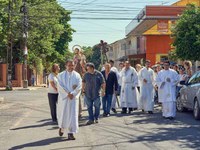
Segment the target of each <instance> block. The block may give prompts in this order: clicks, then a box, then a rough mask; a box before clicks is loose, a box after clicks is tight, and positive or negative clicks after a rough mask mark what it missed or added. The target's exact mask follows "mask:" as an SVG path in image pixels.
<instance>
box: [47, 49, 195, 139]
mask: <svg viewBox="0 0 200 150" xmlns="http://www.w3.org/2000/svg"><path fill="white" fill-rule="evenodd" d="M114 63H115V62H114V61H113V60H110V61H109V62H108V63H106V64H104V67H103V68H102V70H101V71H98V70H96V69H95V66H94V64H93V63H86V59H85V56H84V55H83V54H82V53H81V52H80V49H78V48H76V49H75V56H74V59H73V60H68V61H67V62H66V70H65V71H63V72H61V73H59V71H60V68H59V65H58V64H54V65H53V66H52V73H51V74H50V75H49V92H48V98H49V106H50V111H51V116H52V121H53V122H55V123H58V126H59V135H60V136H63V134H64V132H65V131H67V133H68V139H69V140H75V137H74V134H75V133H77V132H78V128H79V125H78V121H79V119H80V118H81V116H82V103H83V102H82V101H81V98H80V97H81V95H83V97H84V103H85V104H86V106H87V111H88V121H87V123H86V124H87V125H91V124H94V123H99V117H100V109H101V103H102V110H103V114H102V116H103V117H109V116H110V114H111V111H112V112H113V113H114V114H116V113H117V109H116V108H117V107H118V108H121V114H132V113H133V112H134V111H136V110H141V112H143V113H145V112H146V113H149V114H153V113H154V105H155V102H156V100H157V99H158V101H159V102H160V103H161V104H162V116H163V117H164V118H165V119H170V120H172V119H174V118H175V116H176V104H175V102H176V96H177V93H178V91H179V90H180V88H181V86H182V85H181V84H180V81H186V80H188V79H189V78H190V77H191V76H192V69H191V68H192V66H191V62H189V61H185V63H184V65H183V66H180V65H177V64H170V62H169V61H165V62H163V63H162V64H161V63H157V64H156V65H152V64H151V62H150V61H149V60H146V61H145V65H144V66H142V65H140V64H137V65H136V66H135V68H134V67H132V66H131V64H130V62H129V61H125V62H121V63H120V64H119V69H117V68H116V67H114ZM57 118H58V119H57Z"/></svg>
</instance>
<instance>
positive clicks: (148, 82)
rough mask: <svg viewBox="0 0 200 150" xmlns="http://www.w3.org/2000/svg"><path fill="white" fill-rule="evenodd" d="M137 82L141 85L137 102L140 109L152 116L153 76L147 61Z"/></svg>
mask: <svg viewBox="0 0 200 150" xmlns="http://www.w3.org/2000/svg"><path fill="white" fill-rule="evenodd" d="M139 80H140V83H141V87H140V100H139V104H140V107H141V109H142V111H146V112H148V113H149V114H153V108H154V84H155V74H154V71H153V70H152V69H151V68H150V61H149V60H146V63H145V67H143V68H142V69H141V70H140V73H139Z"/></svg>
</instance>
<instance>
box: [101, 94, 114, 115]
mask: <svg viewBox="0 0 200 150" xmlns="http://www.w3.org/2000/svg"><path fill="white" fill-rule="evenodd" d="M102 104H103V111H104V114H110V108H111V104H112V95H110V94H108V95H105V96H104V97H103V98H102Z"/></svg>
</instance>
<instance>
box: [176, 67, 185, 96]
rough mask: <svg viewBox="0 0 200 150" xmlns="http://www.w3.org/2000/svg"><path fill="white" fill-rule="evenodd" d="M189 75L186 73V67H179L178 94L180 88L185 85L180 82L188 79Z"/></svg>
mask: <svg viewBox="0 0 200 150" xmlns="http://www.w3.org/2000/svg"><path fill="white" fill-rule="evenodd" d="M186 79H187V75H186V74H185V68H184V67H180V68H179V83H178V84H177V86H176V96H178V93H179V91H180V89H181V88H182V87H183V85H181V84H180V82H183V81H186Z"/></svg>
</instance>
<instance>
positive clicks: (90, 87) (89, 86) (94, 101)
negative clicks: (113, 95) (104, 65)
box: [82, 63, 105, 125]
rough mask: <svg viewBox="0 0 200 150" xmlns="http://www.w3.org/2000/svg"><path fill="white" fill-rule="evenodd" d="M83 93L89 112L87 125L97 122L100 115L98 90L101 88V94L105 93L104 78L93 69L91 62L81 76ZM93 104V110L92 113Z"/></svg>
mask: <svg viewBox="0 0 200 150" xmlns="http://www.w3.org/2000/svg"><path fill="white" fill-rule="evenodd" d="M82 82H83V84H82V87H83V93H85V97H84V99H85V103H86V105H87V110H88V114H89V121H88V122H87V125H91V124H93V123H94V121H95V122H96V123H98V120H99V115H100V106H101V101H100V91H101V88H102V93H101V94H102V96H104V95H105V80H104V77H103V75H102V74H101V72H99V71H97V70H95V66H94V64H93V63H88V64H87V73H85V75H84V76H83V81H82ZM93 105H94V108H95V112H94V113H93Z"/></svg>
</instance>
